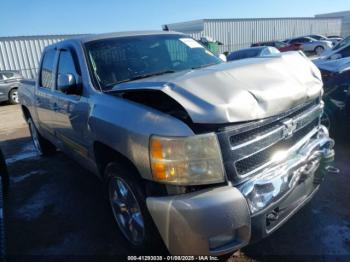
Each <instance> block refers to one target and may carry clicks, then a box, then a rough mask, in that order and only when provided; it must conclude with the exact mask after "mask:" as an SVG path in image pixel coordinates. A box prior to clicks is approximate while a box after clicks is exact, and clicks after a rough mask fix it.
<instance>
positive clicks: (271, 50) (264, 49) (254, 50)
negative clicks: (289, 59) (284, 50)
mask: <svg viewBox="0 0 350 262" xmlns="http://www.w3.org/2000/svg"><path fill="white" fill-rule="evenodd" d="M279 53H280V51H278V49H277V48H275V47H271V46H257V47H250V48H245V49H240V50H237V51H234V52H232V53H230V54H229V55H228V56H227V61H234V60H240V59H245V58H252V57H260V56H272V55H276V54H279Z"/></svg>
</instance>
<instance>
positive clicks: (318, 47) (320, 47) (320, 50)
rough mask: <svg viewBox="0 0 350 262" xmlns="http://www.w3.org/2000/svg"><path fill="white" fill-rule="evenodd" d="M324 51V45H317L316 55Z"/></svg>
mask: <svg viewBox="0 0 350 262" xmlns="http://www.w3.org/2000/svg"><path fill="white" fill-rule="evenodd" d="M323 51H324V47H323V46H317V47H316V48H315V53H316V55H320V54H322V52H323Z"/></svg>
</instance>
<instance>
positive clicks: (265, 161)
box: [217, 99, 323, 185]
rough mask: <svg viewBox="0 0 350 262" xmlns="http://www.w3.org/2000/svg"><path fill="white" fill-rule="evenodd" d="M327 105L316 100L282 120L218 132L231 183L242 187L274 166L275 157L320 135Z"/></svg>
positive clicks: (288, 114)
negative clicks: (324, 109) (274, 155)
mask: <svg viewBox="0 0 350 262" xmlns="http://www.w3.org/2000/svg"><path fill="white" fill-rule="evenodd" d="M322 113H323V103H322V102H321V101H320V99H316V100H314V101H312V102H309V103H307V104H303V105H301V106H298V107H296V108H294V109H292V110H290V111H288V112H285V113H283V114H281V115H279V116H278V117H275V118H272V119H267V120H263V121H259V122H257V123H253V124H248V125H243V127H238V128H237V127H236V128H231V129H230V128H227V129H226V130H222V131H220V132H218V134H217V135H218V138H219V141H220V146H221V151H222V157H223V161H224V166H225V171H226V175H227V178H228V180H230V181H231V182H232V183H233V184H234V185H238V184H241V183H243V182H245V181H246V180H248V179H250V178H251V177H252V176H254V175H255V174H257V173H259V172H262V171H263V170H264V169H266V168H267V167H269V166H271V165H273V161H272V160H271V158H272V156H273V154H274V153H275V152H277V151H281V150H289V149H290V148H292V147H293V146H294V145H296V144H297V143H298V142H299V141H300V140H301V139H303V138H304V137H306V136H309V137H310V138H311V137H312V136H313V135H316V133H317V131H318V129H319V127H320V117H321V115H322Z"/></svg>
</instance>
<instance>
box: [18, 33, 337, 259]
mask: <svg viewBox="0 0 350 262" xmlns="http://www.w3.org/2000/svg"><path fill="white" fill-rule="evenodd" d="M267 48H272V47H267ZM257 49H258V48H257ZM260 49H261V48H260ZM277 52H278V51H277ZM291 69H292V70H291ZM322 92H323V90H322V80H321V75H320V72H319V70H318V69H317V68H316V66H315V65H314V64H313V63H312V62H311V61H310V60H309V59H307V58H306V57H305V56H303V55H301V54H299V53H298V52H288V53H284V54H278V55H276V56H273V57H272V56H271V57H265V58H264V59H258V58H255V59H254V58H252V59H247V60H244V61H237V62H235V63H224V62H222V61H221V60H220V59H219V58H217V57H216V56H215V55H213V54H212V53H211V52H210V51H208V50H207V49H205V48H204V47H203V46H202V45H200V44H199V43H198V42H196V41H195V40H194V39H192V38H190V37H189V36H187V35H185V34H181V33H175V32H123V33H114V34H104V35H89V36H80V37H76V38H72V39H69V40H64V41H62V42H59V43H56V44H54V45H51V46H49V47H46V48H45V50H44V52H43V58H42V63H41V66H40V69H39V74H38V78H37V80H36V81H35V82H33V81H31V82H30V81H26V82H25V83H24V81H23V84H22V85H21V87H20V89H19V95H20V102H21V108H22V110H23V115H24V118H25V120H26V121H27V123H28V125H29V129H30V132H31V135H32V139H33V142H34V145H35V147H36V148H37V150H38V152H41V153H42V154H50V153H51V154H52V153H54V152H55V150H56V148H59V149H60V150H61V151H63V152H65V153H66V154H68V155H69V156H71V157H72V158H73V159H75V160H76V161H77V162H79V163H80V164H81V165H82V166H84V167H85V168H87V169H89V170H90V171H92V172H93V173H94V174H96V175H97V176H98V177H99V178H100V179H101V181H103V184H104V185H105V190H106V196H107V198H108V201H109V204H110V207H111V215H113V217H114V219H115V222H116V224H117V225H118V227H119V229H120V234H122V235H123V236H124V237H125V240H126V243H129V244H130V246H131V247H133V248H134V249H135V250H138V251H139V252H141V251H143V253H144V252H145V251H148V252H149V251H150V249H153V250H159V249H160V248H161V247H162V246H163V244H162V242H161V241H163V243H164V244H165V246H166V247H167V248H168V250H169V252H170V253H171V254H174V255H215V256H218V255H224V254H227V253H231V252H233V251H235V250H237V249H239V248H241V247H243V246H245V245H248V244H249V243H250V242H252V241H257V240H259V239H261V238H263V237H266V236H268V235H270V234H271V233H272V232H273V231H275V230H277V229H278V228H279V227H280V226H282V224H284V223H285V222H286V221H287V220H288V219H289V218H290V217H292V216H293V215H294V214H295V213H296V212H297V211H298V210H299V209H300V208H302V207H303V206H304V204H306V203H307V202H308V201H309V200H310V199H311V198H312V197H313V196H314V195H315V193H316V192H317V191H318V189H319V187H320V185H321V183H322V181H323V177H324V175H325V172H327V168H326V167H327V166H328V165H329V164H330V162H331V161H333V158H334V150H333V146H334V141H333V140H332V139H331V138H330V137H329V134H328V131H327V129H326V128H325V127H324V126H322V125H320V121H319V120H320V117H321V114H322V111H323V103H322V102H321V96H322ZM91 212H96V211H95V210H91ZM82 219H83V218H82ZM290 233H293V232H290ZM306 234H307V232H306ZM134 253H136V251H134Z"/></svg>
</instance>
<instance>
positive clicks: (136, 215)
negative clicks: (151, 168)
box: [104, 162, 167, 254]
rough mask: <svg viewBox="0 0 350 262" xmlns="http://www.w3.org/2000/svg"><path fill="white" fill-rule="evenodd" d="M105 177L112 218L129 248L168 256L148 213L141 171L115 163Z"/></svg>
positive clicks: (144, 252)
mask: <svg viewBox="0 0 350 262" xmlns="http://www.w3.org/2000/svg"><path fill="white" fill-rule="evenodd" d="M104 174H105V178H106V189H107V190H106V191H107V196H108V201H109V204H110V206H111V210H112V214H113V217H114V220H115V222H116V224H117V226H118V229H119V231H120V232H121V234H122V236H123V237H124V238H125V239H126V240H127V241H126V242H127V245H128V248H130V249H131V250H133V251H134V252H135V253H138V254H167V250H166V248H165V245H164V244H163V241H162V239H161V237H160V235H159V233H158V229H157V227H156V226H155V224H154V222H153V219H152V217H151V215H150V213H149V211H148V209H147V206H146V195H145V190H144V187H143V181H142V179H141V178H140V175H139V174H138V172H137V170H135V168H133V167H130V166H129V165H122V164H119V163H116V162H111V163H109V164H108V165H107V166H106V168H105V172H104ZM123 221H124V222H123ZM126 221H127V222H128V223H127V224H128V227H126V226H125V225H126ZM135 232H136V233H135Z"/></svg>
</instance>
